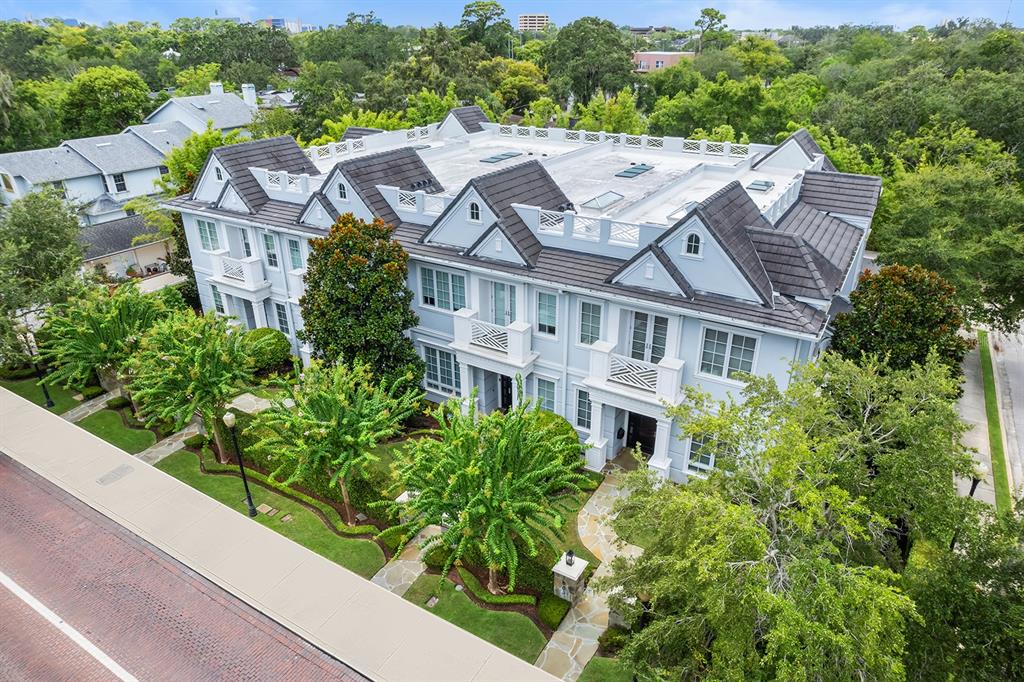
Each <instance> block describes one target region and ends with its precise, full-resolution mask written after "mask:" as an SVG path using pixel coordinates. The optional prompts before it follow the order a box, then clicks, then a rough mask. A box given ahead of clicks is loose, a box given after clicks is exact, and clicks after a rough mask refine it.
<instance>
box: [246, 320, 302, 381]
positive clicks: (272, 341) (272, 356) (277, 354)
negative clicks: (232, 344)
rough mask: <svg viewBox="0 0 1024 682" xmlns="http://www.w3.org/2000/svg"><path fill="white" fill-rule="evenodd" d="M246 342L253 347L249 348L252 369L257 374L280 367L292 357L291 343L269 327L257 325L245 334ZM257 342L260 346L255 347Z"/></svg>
mask: <svg viewBox="0 0 1024 682" xmlns="http://www.w3.org/2000/svg"><path fill="white" fill-rule="evenodd" d="M245 340H246V343H248V344H251V345H252V346H253V347H251V348H250V350H249V355H250V357H251V358H252V365H253V369H254V370H255V371H256V373H257V374H262V373H264V372H269V371H271V370H275V369H280V368H281V367H282V366H284V365H285V364H287V363H288V360H290V359H291V357H292V344H291V342H290V341H289V340H288V337H287V336H285V335H284V334H283V333H282V332H281V331H279V330H277V329H273V328H271V327H259V328H257V329H253V330H252V331H249V332H246V334H245ZM257 342H260V345H262V348H260V349H259V350H256V349H255V345H256V343H257Z"/></svg>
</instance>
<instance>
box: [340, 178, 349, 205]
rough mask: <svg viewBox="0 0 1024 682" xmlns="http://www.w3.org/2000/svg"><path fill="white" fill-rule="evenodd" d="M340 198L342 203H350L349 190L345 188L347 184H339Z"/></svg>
mask: <svg viewBox="0 0 1024 682" xmlns="http://www.w3.org/2000/svg"><path fill="white" fill-rule="evenodd" d="M338 198H339V199H341V200H342V201H348V188H347V187H345V183H343V182H339V183H338Z"/></svg>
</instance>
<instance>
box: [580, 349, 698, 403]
mask: <svg viewBox="0 0 1024 682" xmlns="http://www.w3.org/2000/svg"><path fill="white" fill-rule="evenodd" d="M683 366H684V365H683V361H682V360H680V359H678V358H672V357H665V358H662V359H661V361H660V362H657V363H653V362H646V361H644V360H634V359H633V358H630V357H627V356H625V355H621V354H619V353H616V352H615V344H613V343H609V342H607V341H597V342H596V343H594V344H592V345H591V346H590V376H589V377H587V380H586V382H587V383H590V384H592V385H597V386H604V387H605V388H606V389H609V390H613V389H612V387H613V386H625V387H627V388H630V389H634V390H636V391H638V392H639V393H641V394H645V395H647V396H648V397H649V399H652V400H655V401H658V402H667V403H670V404H672V405H675V404H676V403H678V402H679V401H680V399H681V395H682V385H683Z"/></svg>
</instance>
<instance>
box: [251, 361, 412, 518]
mask: <svg viewBox="0 0 1024 682" xmlns="http://www.w3.org/2000/svg"><path fill="white" fill-rule="evenodd" d="M413 379H414V378H413V375H412V373H411V372H410V373H408V374H407V375H406V376H404V377H400V378H399V379H396V380H392V381H383V382H380V383H378V382H377V381H375V380H374V377H373V375H372V374H371V372H370V369H369V367H368V366H367V365H365V364H363V363H358V362H357V363H356V364H354V365H352V366H351V367H350V366H348V365H345V364H341V363H339V364H337V365H334V366H333V367H328V366H324V365H322V364H321V363H320V362H318V361H315V360H314V361H313V362H311V363H310V364H309V366H308V367H306V369H305V371H304V372H303V373H302V374H301V375H300V376H299V380H298V381H297V382H295V383H288V382H285V381H279V382H278V386H279V387H280V388H281V389H283V390H282V392H281V393H280V394H279V395H278V396H277V397H276V398H275V400H274V403H273V405H272V406H271V407H270V409H267V410H264V411H263V412H260V413H259V414H258V415H257V416H256V418H255V419H254V420H253V423H252V425H251V426H250V429H251V430H252V432H253V433H256V434H259V435H261V436H262V437H261V438H260V440H258V441H257V442H256V443H255V445H254V446H253V447H254V448H255V449H256V450H257V451H258V452H262V453H264V454H265V455H266V456H268V457H270V458H271V459H272V460H276V462H277V463H278V468H277V470H276V471H274V472H273V474H272V475H273V476H274V477H275V478H281V477H284V483H286V484H288V483H294V482H306V481H310V480H313V479H317V478H322V477H324V476H327V477H329V478H330V482H331V485H337V486H338V488H339V489H340V490H341V495H342V499H344V501H345V521H346V523H348V524H349V525H352V524H353V519H352V516H353V513H352V505H351V502H350V501H349V492H348V482H349V480H350V479H351V477H352V475H353V474H359V473H362V472H364V471H365V470H366V467H367V466H369V465H370V464H372V463H373V462H376V461H377V460H378V459H379V458H378V457H377V456H376V455H375V454H374V448H375V447H376V446H377V444H378V443H380V442H382V441H384V440H387V439H388V438H391V437H393V436H395V435H397V434H398V433H399V431H400V430H401V426H402V423H403V422H404V421H405V420H406V419H408V418H409V417H410V416H411V415H412V414H413V413H414V412H415V411H416V409H417V407H418V406H419V402H420V400H421V398H422V397H423V392H422V391H420V390H419V389H418V388H417V387H416V384H415V383H413Z"/></svg>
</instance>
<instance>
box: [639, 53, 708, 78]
mask: <svg viewBox="0 0 1024 682" xmlns="http://www.w3.org/2000/svg"><path fill="white" fill-rule="evenodd" d="M694 54H695V53H693V52H634V53H633V67H634V69H635V70H636V72H637V73H650V72H651V71H660V70H662V69H667V68H668V67H670V66H675V65H676V64H678V63H679V62H680V61H682V60H683V59H693V57H694Z"/></svg>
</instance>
